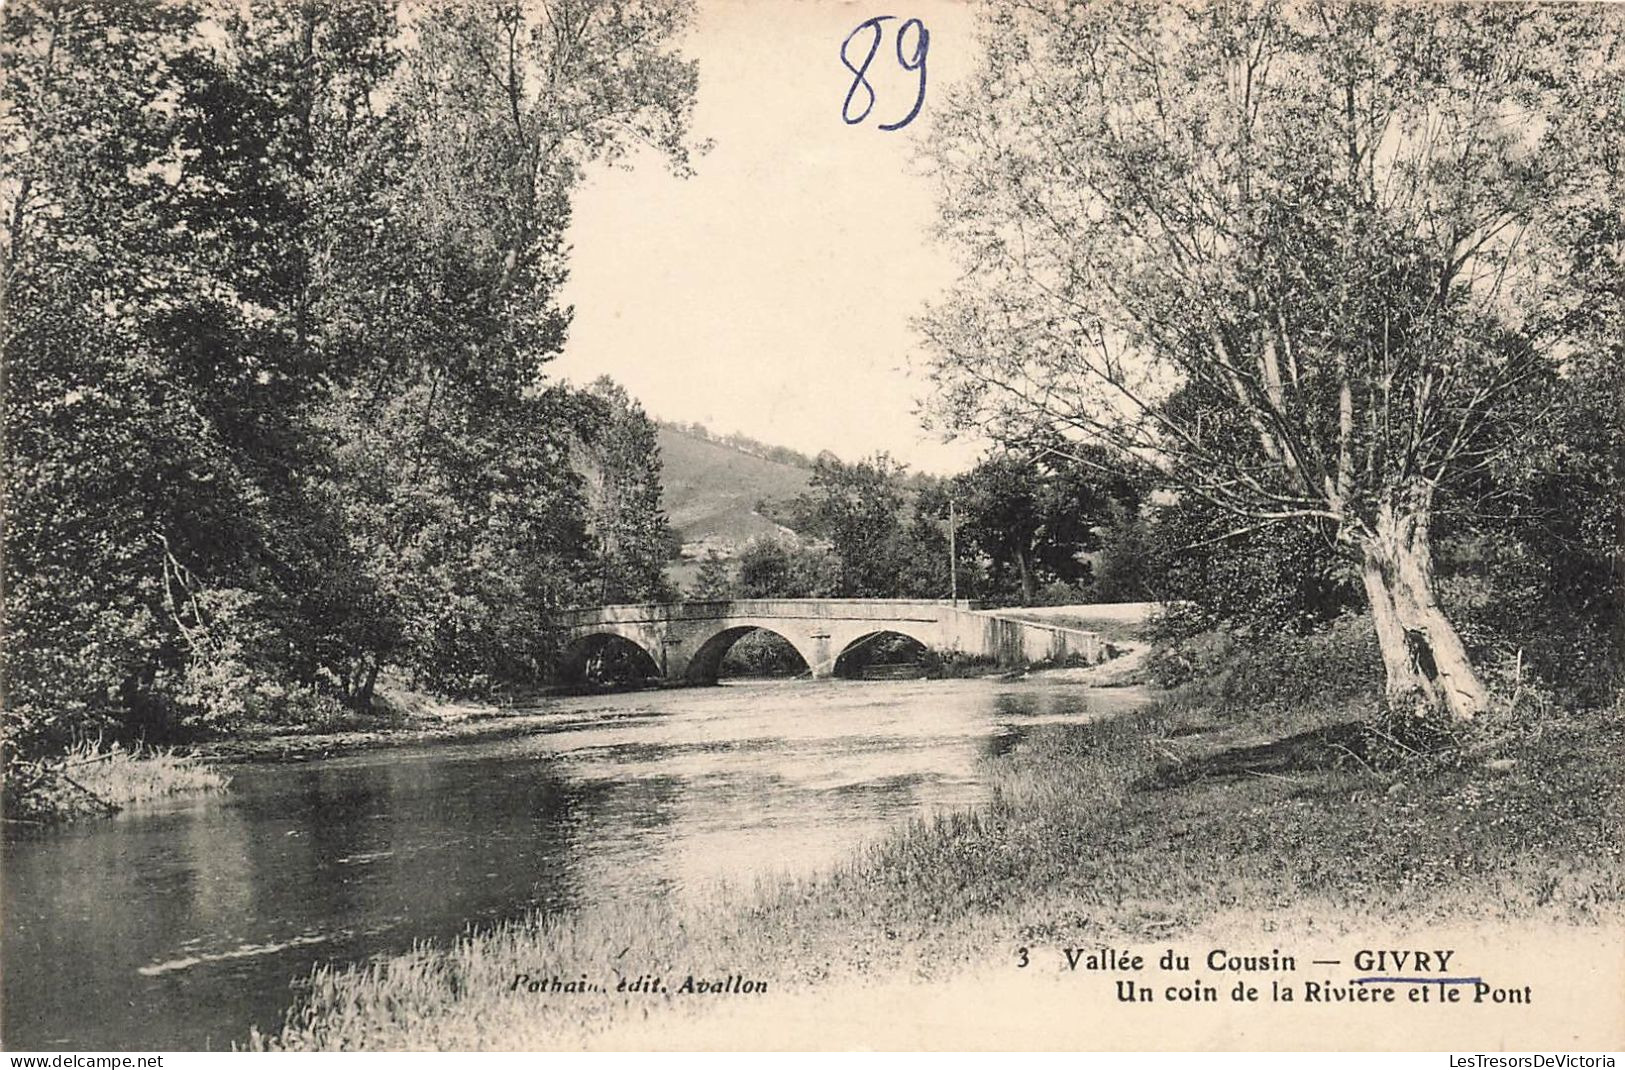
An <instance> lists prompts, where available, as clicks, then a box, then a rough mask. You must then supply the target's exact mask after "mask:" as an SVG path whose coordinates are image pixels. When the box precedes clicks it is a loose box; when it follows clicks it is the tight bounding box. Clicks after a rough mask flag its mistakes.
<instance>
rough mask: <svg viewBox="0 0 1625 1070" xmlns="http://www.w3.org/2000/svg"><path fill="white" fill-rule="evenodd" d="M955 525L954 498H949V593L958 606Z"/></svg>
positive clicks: (957, 557) (957, 554)
mask: <svg viewBox="0 0 1625 1070" xmlns="http://www.w3.org/2000/svg"><path fill="white" fill-rule="evenodd" d="M955 527H956V525H955V523H954V500H953V499H952V498H949V499H948V593H949V597H951V598H952V599H953V600H954V605H956V606H957V605H959V553H958V547H957V545H956V544H955V542H954V535H955V531H954V528H955Z"/></svg>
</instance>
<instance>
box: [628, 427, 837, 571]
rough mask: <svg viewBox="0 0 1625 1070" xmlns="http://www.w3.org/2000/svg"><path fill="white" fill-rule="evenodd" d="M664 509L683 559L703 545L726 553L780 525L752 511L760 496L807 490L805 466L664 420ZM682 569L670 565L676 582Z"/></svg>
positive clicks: (697, 554)
mask: <svg viewBox="0 0 1625 1070" xmlns="http://www.w3.org/2000/svg"><path fill="white" fill-rule="evenodd" d="M658 435H659V441H660V453H661V460H662V466H663V469H662V470H663V476H662V482H663V484H664V487H665V502H666V513H667V515H668V516H670V518H671V523H672V526H673V527H674V528H676V529H677V533H678V535H679V536H681V538H682V540H683V544H684V555H683V556H684V558H685V559H686V561H685V564H687V562H689V561H693V560H697V559H698V558H699V557H702V556H704V553H705V550H706V548H708V547H715V548H716V549H718V550H720V551H722V552H724V553H727V552H729V551H730V550H731V549H732V548H736V547H739V546H742V545H743V544H744V543H746V542H747V541H749V540H750V539H751V538H753V537H754V536H757V535H771V534H773V533H775V532H778V531H780V530H782V529H780V528H779V526H778V525H777V524H775V523H773V521H771V520H769V519H767V518H766V517H764V516H761V515H759V514H758V513H757V512H756V503H757V502H759V501H762V500H763V499H764V498H765V499H772V500H779V501H783V500H787V499H790V498H794V497H795V496H796V495H798V494H801V493H802V492H804V491H805V490H806V489H807V480H808V478H809V477H810V475H811V473H810V472H809V471H808V470H807V469H806V468H801V467H797V466H795V465H791V464H785V463H783V462H780V461H773V460H767V459H766V458H763V457H756V456H752V455H751V454H749V453H745V452H743V451H742V450H738V449H735V448H733V447H731V446H726V445H723V444H721V443H718V442H712V441H707V440H706V439H703V438H700V437H699V436H697V435H694V434H691V433H689V432H687V431H684V430H680V429H678V428H676V427H672V426H671V425H669V424H661V425H660V426H659V432H658ZM686 571H687V570H686V569H685V568H682V567H679V568H676V569H673V572H674V578H676V579H677V580H678V582H683V580H684V579H686V576H685V575H684V573H685V572H686Z"/></svg>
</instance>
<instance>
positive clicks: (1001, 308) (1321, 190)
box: [922, 0, 1625, 720]
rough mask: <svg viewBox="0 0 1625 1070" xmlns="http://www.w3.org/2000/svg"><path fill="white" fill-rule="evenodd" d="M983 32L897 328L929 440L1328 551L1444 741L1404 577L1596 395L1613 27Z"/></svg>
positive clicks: (1225, 15) (1613, 102)
mask: <svg viewBox="0 0 1625 1070" xmlns="http://www.w3.org/2000/svg"><path fill="white" fill-rule="evenodd" d="M985 30H986V32H985V34H984V36H983V43H984V45H985V48H986V51H985V55H984V57H983V58H982V60H981V61H980V63H979V65H978V69H977V70H976V72H975V73H974V74H973V75H972V76H971V77H970V78H969V79H967V80H966V81H965V82H964V83H963V84H962V85H960V86H958V87H956V88H955V90H954V91H953V92H952V93H951V94H950V99H949V102H948V104H947V106H946V107H945V108H944V109H943V111H942V112H940V113H939V119H938V123H937V126H936V137H935V139H934V141H933V142H932V143H931V145H930V146H929V148H928V157H929V160H930V163H931V164H932V165H933V167H934V168H935V171H936V173H937V177H938V179H939V182H940V186H941V190H942V196H941V217H942V230H943V231H944V233H945V234H946V235H947V236H948V237H949V238H950V239H951V240H952V241H953V242H954V243H955V245H956V246H957V247H958V248H959V249H960V250H961V251H962V253H963V259H964V263H965V265H966V271H965V272H964V275H963V278H962V280H961V282H960V283H959V285H957V286H956V287H955V288H954V289H953V290H952V292H951V293H949V294H948V295H947V296H946V297H945V298H944V299H943V300H942V301H940V302H939V303H938V304H937V305H936V306H935V307H934V308H933V309H932V310H931V312H930V313H929V314H928V316H927V317H926V318H925V319H924V321H923V322H922V328H923V331H924V333H925V335H926V338H927V340H928V342H929V344H930V345H931V347H932V349H933V351H934V353H935V366H936V372H937V376H938V379H939V382H940V384H941V386H942V395H941V396H942V399H943V404H944V408H945V409H946V410H947V414H948V415H949V417H950V418H951V419H954V420H957V421H959V422H961V423H963V424H966V425H973V426H979V427H991V429H992V430H993V432H994V433H995V434H996V435H998V436H1000V437H1001V438H1004V439H1006V440H1010V441H1021V440H1025V439H1027V438H1029V437H1031V436H1032V435H1033V433H1034V432H1035V430H1037V431H1040V432H1044V433H1049V434H1052V435H1057V436H1060V437H1063V438H1066V439H1069V440H1072V441H1074V442H1099V443H1103V444H1105V445H1107V446H1109V447H1111V448H1113V449H1115V450H1116V451H1118V452H1119V453H1120V454H1121V455H1123V456H1124V457H1127V458H1134V459H1136V460H1138V461H1146V460H1151V461H1154V462H1155V464H1156V465H1157V466H1158V468H1159V470H1160V471H1161V472H1162V474H1163V476H1164V478H1165V479H1166V480H1168V481H1169V483H1171V484H1172V485H1173V486H1174V487H1176V488H1177V490H1178V492H1179V493H1180V495H1181V496H1182V497H1183V499H1184V500H1186V501H1189V502H1195V501H1198V500H1199V501H1201V502H1203V503H1205V505H1206V506H1209V507H1211V508H1213V509H1215V510H1220V511H1223V512H1225V513H1227V514H1229V517H1230V519H1229V529H1230V531H1233V532H1236V533H1245V532H1261V531H1263V530H1265V529H1267V528H1274V527H1278V526H1288V525H1295V526H1297V527H1298V528H1299V530H1300V531H1305V530H1307V531H1310V532H1324V533H1329V534H1330V536H1331V537H1332V538H1333V539H1334V540H1335V544H1336V545H1337V546H1338V547H1339V548H1340V554H1341V555H1342V556H1343V557H1344V558H1345V559H1346V560H1348V561H1351V562H1353V563H1355V564H1356V565H1357V566H1358V570H1359V571H1358V576H1359V581H1360V586H1361V593H1362V597H1363V601H1364V602H1365V604H1366V606H1367V607H1368V609H1369V611H1370V613H1371V615H1372V621H1373V623H1374V626H1375V628H1376V634H1377V638H1378V646H1379V649H1380V651H1381V654H1382V661H1383V664H1384V668H1385V670H1386V677H1387V682H1388V689H1387V690H1388V695H1389V699H1390V701H1391V702H1393V703H1394V704H1395V705H1396V706H1397V705H1408V706H1414V707H1416V708H1418V709H1424V710H1434V711H1439V712H1443V713H1447V714H1448V715H1449V716H1451V717H1453V718H1455V719H1458V720H1468V719H1471V718H1472V717H1474V716H1475V715H1476V714H1477V713H1478V712H1479V711H1481V710H1482V709H1483V708H1484V707H1485V705H1486V703H1487V702H1488V693H1487V691H1486V688H1485V686H1484V682H1483V679H1482V678H1481V673H1480V671H1479V666H1478V665H1477V664H1476V662H1475V658H1474V657H1473V655H1472V654H1471V653H1470V652H1469V649H1468V647H1469V645H1470V644H1471V641H1472V636H1471V635H1466V636H1464V635H1463V634H1462V631H1461V629H1460V628H1458V623H1459V622H1460V616H1459V614H1456V615H1454V616H1453V615H1452V614H1451V613H1449V612H1447V611H1446V608H1447V607H1445V606H1444V602H1443V600H1442V599H1441V597H1440V591H1439V590H1438V589H1437V584H1436V582H1435V575H1434V570H1435V568H1436V560H1435V548H1436V547H1437V546H1439V545H1440V544H1441V542H1442V541H1443V540H1445V539H1447V538H1450V537H1452V536H1454V535H1455V534H1458V533H1460V532H1461V531H1462V530H1463V529H1464V527H1466V526H1468V525H1470V524H1483V523H1485V522H1487V521H1488V520H1490V519H1492V518H1494V517H1497V516H1503V517H1504V516H1508V515H1511V516H1513V517H1514V518H1516V519H1517V520H1519V521H1520V522H1522V521H1524V520H1527V519H1532V518H1531V517H1529V516H1528V514H1524V515H1522V516H1519V514H1517V513H1511V514H1509V512H1508V511H1507V510H1506V509H1505V508H1504V506H1505V505H1507V504H1509V503H1508V502H1507V501H1506V500H1505V495H1504V493H1503V492H1504V491H1506V490H1507V489H1508V485H1507V484H1508V477H1511V476H1515V475H1516V473H1515V472H1513V471H1512V469H1515V468H1517V467H1518V466H1519V465H1520V464H1525V465H1526V464H1529V463H1531V462H1533V463H1537V464H1538V463H1543V462H1551V461H1556V460H1559V457H1558V456H1556V455H1554V454H1551V453H1546V452H1545V451H1543V450H1542V448H1541V446H1540V443H1539V441H1538V439H1539V438H1540V437H1541V431H1542V424H1543V423H1544V422H1545V420H1546V419H1547V418H1548V417H1549V415H1550V413H1551V411H1552V409H1553V408H1554V405H1553V403H1554V401H1555V402H1557V403H1558V404H1559V405H1562V404H1564V401H1563V399H1562V395H1563V394H1564V393H1565V392H1566V391H1568V390H1570V389H1572V388H1574V387H1576V386H1579V385H1580V384H1581V382H1582V381H1583V380H1584V379H1585V378H1586V377H1587V376H1588V375H1592V374H1593V373H1592V372H1591V371H1588V369H1600V368H1607V367H1615V368H1617V365H1618V360H1619V349H1618V338H1619V318H1618V307H1619V305H1618V301H1619V298H1618V295H1619V292H1620V287H1621V282H1620V266H1621V265H1620V255H1619V225H1620V224H1619V220H1620V218H1621V216H1622V214H1625V203H1622V200H1621V198H1622V196H1625V193H1622V191H1625V185H1622V183H1621V182H1620V176H1621V148H1620V146H1621V145H1625V127H1622V125H1621V123H1622V121H1625V120H1622V115H1625V113H1622V111H1621V109H1620V108H1619V107H1618V103H1619V99H1620V93H1621V89H1622V86H1625V47H1622V41H1625V34H1622V31H1625V19H1621V18H1620V14H1619V11H1618V10H1617V9H1611V8H1608V7H1607V6H1605V5H1604V6H1572V7H1553V6H1550V5H1537V4H1527V5H1523V4H1500V5H1454V6H1431V5H1422V6H1414V5H1411V6H1407V5H1393V4H1363V3H1361V4H1343V3H1327V2H1320V0H1257V2H1250V3H1244V4H1231V5H1216V6H1215V5H1169V4H1160V3H1151V2H1136V3H1119V2H1105V0H1100V2H1078V3H1066V4H1031V5H1017V6H1006V5H991V6H990V8H989V11H988V15H987V19H986V22H985ZM1607 325H1611V327H1610V326H1607ZM1604 396H1606V395H1604ZM1616 396H1617V395H1616ZM1584 409H1585V406H1584V405H1581V406H1579V407H1577V408H1576V407H1570V408H1569V411H1570V412H1571V413H1574V414H1578V413H1579V412H1580V411H1582V410H1584ZM1586 423H1587V426H1588V428H1589V430H1587V431H1584V432H1582V433H1581V435H1580V438H1581V440H1582V441H1588V442H1591V443H1595V442H1598V441H1601V440H1604V439H1606V438H1607V435H1606V434H1599V433H1598V432H1600V430H1601V426H1604V425H1607V424H1610V423H1614V424H1617V415H1608V414H1607V413H1606V412H1605V411H1604V409H1603V408H1602V407H1601V406H1597V407H1593V408H1592V409H1591V411H1590V416H1589V418H1588V419H1587V420H1586ZM1591 448H1592V447H1591V446H1587V447H1584V449H1586V450H1589V449H1591ZM1600 456H1601V455H1600V454H1593V457H1600ZM1568 459H1569V460H1570V461H1571V462H1572V461H1574V460H1580V459H1581V458H1579V457H1576V456H1573V455H1571V456H1570V457H1569V458H1568ZM1525 474H1526V475H1527V473H1525ZM1565 478H1567V477H1565ZM1588 480H1590V481H1591V485H1592V486H1595V487H1596V489H1606V488H1607V487H1610V486H1612V479H1611V478H1601V479H1600V480H1598V479H1595V478H1593V477H1588V476H1581V478H1579V479H1578V480H1577V481H1575V482H1573V483H1572V484H1571V485H1572V486H1573V488H1574V489H1576V490H1580V489H1582V488H1586V487H1587V485H1588ZM1522 487H1523V490H1522V491H1520V493H1526V492H1532V491H1534V490H1535V487H1534V485H1533V483H1532V482H1531V481H1529V480H1527V479H1525V480H1523V481H1522ZM1537 496H1538V495H1537ZM1584 509H1585V507H1583V506H1576V507H1572V508H1570V509H1565V512H1568V513H1569V514H1570V515H1571V516H1573V515H1576V513H1577V512H1583V511H1584ZM1548 526H1549V525H1548ZM1569 526H1572V525H1569V524H1568V523H1566V522H1564V523H1560V524H1558V525H1557V528H1558V529H1561V528H1564V527H1569ZM1580 526H1582V527H1583V526H1586V525H1585V522H1583V521H1582V522H1581V525H1580ZM1216 534H1223V533H1216ZM1558 537H1559V538H1564V537H1567V536H1562V535H1561V534H1559V536H1558ZM1570 541H1571V542H1573V540H1572V538H1571V539H1570ZM1575 545H1579V544H1578V543H1576V544H1575ZM1589 545H1590V547H1591V548H1592V549H1597V548H1600V547H1599V544H1598V542H1597V541H1596V540H1592V541H1591V542H1590V544H1589Z"/></svg>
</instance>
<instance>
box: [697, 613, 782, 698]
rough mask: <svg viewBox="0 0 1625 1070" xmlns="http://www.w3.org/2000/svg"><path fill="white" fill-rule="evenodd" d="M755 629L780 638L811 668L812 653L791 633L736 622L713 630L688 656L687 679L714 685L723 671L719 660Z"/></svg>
mask: <svg viewBox="0 0 1625 1070" xmlns="http://www.w3.org/2000/svg"><path fill="white" fill-rule="evenodd" d="M754 631H764V632H767V633H769V634H771V635H776V636H778V637H779V638H780V639H783V640H784V641H785V642H786V643H788V644H789V645H790V647H791V648H792V649H794V650H795V652H796V654H797V655H798V656H800V658H801V664H802V667H803V668H804V669H805V670H806V671H807V672H811V671H812V665H813V660H814V655H813V654H812V652H811V651H809V649H808V647H807V644H806V643H802V642H797V641H796V637H795V636H793V635H786V634H785V633H784V632H782V631H780V630H779V629H777V628H769V627H767V626H766V625H763V624H735V625H732V626H730V627H727V628H723V629H722V630H721V631H719V632H716V633H715V634H713V635H712V636H711V637H710V638H708V639H706V640H705V641H704V642H702V643H701V644H700V645H699V647H698V648H696V649H695V651H694V653H693V654H692V655H690V656H689V659H688V673H687V677H688V679H689V680H690V681H691V682H693V683H704V684H714V683H716V682H717V677H718V675H719V674H720V673H721V672H722V659H723V658H725V657H727V656H728V651H729V650H730V649H731V648H732V647H733V645H734V644H735V643H737V642H738V641H739V640H741V639H743V638H744V637H745V636H747V635H749V634H750V633H751V632H754Z"/></svg>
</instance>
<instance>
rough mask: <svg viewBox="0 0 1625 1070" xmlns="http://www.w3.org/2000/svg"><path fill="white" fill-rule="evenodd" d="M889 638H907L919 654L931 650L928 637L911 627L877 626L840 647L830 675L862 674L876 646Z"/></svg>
mask: <svg viewBox="0 0 1625 1070" xmlns="http://www.w3.org/2000/svg"><path fill="white" fill-rule="evenodd" d="M891 639H906V640H908V642H909V644H910V645H911V647H913V648H914V649H915V650H916V651H917V652H918V653H919V654H921V655H924V654H928V653H930V651H931V640H930V638H929V637H926V636H921V635H917V634H913V629H911V628H909V627H907V626H906V625H904V626H901V627H898V626H892V627H885V628H877V629H875V630H874V631H870V632H864V633H863V634H862V635H859V636H857V637H856V638H854V639H853V640H852V641H851V642H849V643H847V644H846V645H845V646H843V647H842V648H841V652H840V653H839V654H837V655H836V656H835V661H834V663H833V664H832V666H831V669H830V671H831V673H832V675H835V676H839V677H843V678H847V679H850V678H852V677H856V676H861V675H863V670H864V669H865V668H866V667H867V666H868V665H869V664H870V662H871V660H872V659H873V657H874V656H875V654H876V652H877V648H878V647H881V646H884V645H886V644H887V643H888V641H889V640H891Z"/></svg>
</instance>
